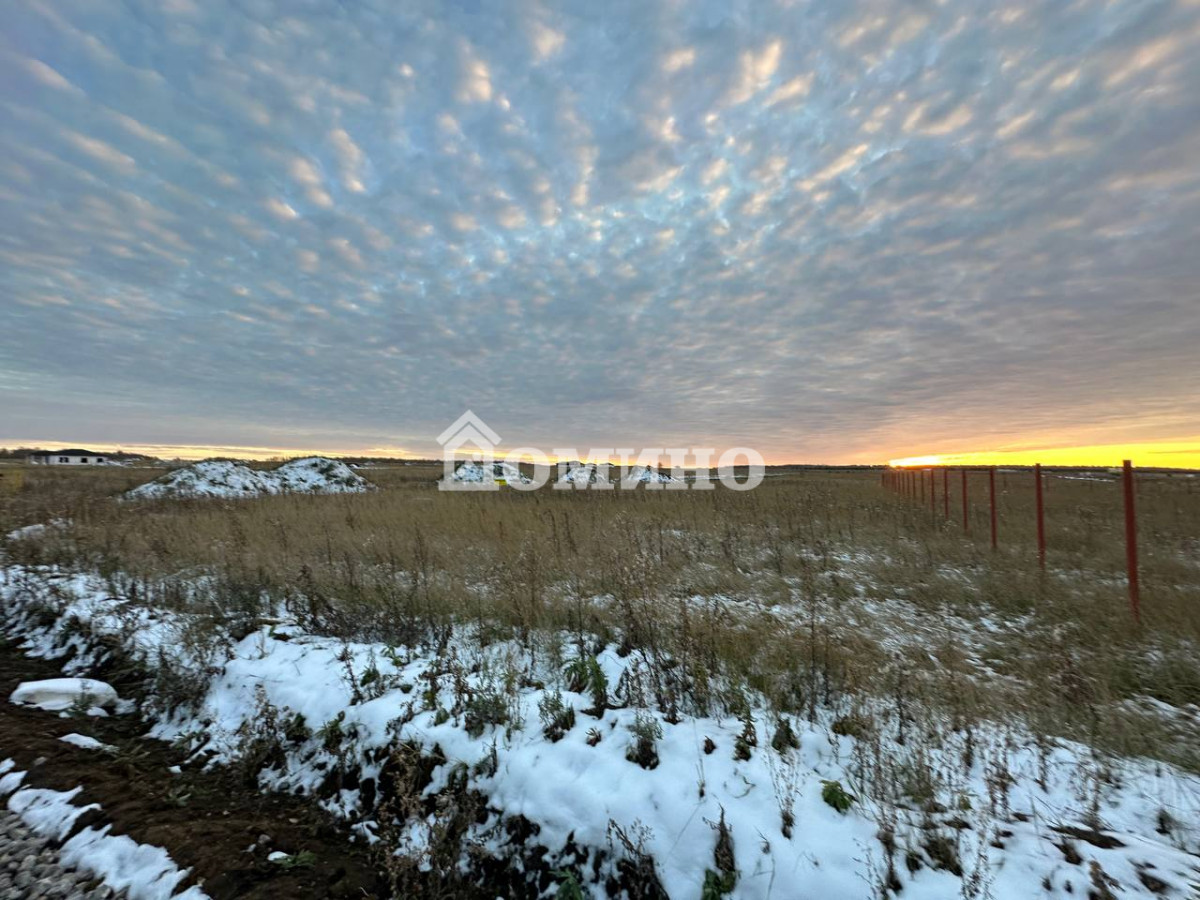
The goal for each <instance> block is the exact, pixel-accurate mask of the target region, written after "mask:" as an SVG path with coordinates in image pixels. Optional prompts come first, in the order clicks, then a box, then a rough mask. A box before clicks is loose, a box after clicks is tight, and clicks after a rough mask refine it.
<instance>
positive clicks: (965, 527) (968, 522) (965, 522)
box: [962, 469, 971, 534]
mask: <svg viewBox="0 0 1200 900" xmlns="http://www.w3.org/2000/svg"><path fill="white" fill-rule="evenodd" d="M962 497H963V531H964V532H966V533H968V534H969V533H970V532H971V520H970V518H969V516H968V515H967V470H966V469H963V470H962Z"/></svg>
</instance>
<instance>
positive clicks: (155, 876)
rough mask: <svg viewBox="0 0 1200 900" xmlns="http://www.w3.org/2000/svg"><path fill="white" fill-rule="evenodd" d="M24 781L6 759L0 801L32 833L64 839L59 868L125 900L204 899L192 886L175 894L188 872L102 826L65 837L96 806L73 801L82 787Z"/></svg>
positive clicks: (1, 770)
mask: <svg viewBox="0 0 1200 900" xmlns="http://www.w3.org/2000/svg"><path fill="white" fill-rule="evenodd" d="M24 778H25V773H24V772H18V771H14V766H13V761H12V760H11V759H6V760H4V761H2V762H0V798H2V797H7V801H8V808H9V809H10V810H11V811H12V812H14V813H16V814H17V815H18V816H20V817H21V820H22V821H23V822H24V823H25V824H26V825H28V826H29V827H30V828H32V829H33V830H34V831H36V832H37V833H38V834H40V835H42V836H44V837H47V838H51V839H53V840H55V841H62V840H64V839H66V840H65V843H63V845H62V847H61V848H59V858H60V859H61V860H62V862H63V863H64V864H65V865H68V866H72V867H74V868H76V869H79V870H80V871H83V872H87V873H88V874H90V875H92V876H94V877H96V878H99V879H101V880H102V881H103V882H104V884H106V885H107V886H108V887H109V888H111V889H112V890H113V891H122V890H123V891H126V896H127V897H128V898H129V900H207V898H208V895H207V894H205V893H204V892H203V891H202V890H200V888H198V887H190V888H187V889H186V890H182V891H181V890H179V884H180V882H181V881H183V879H184V878H186V877H187V875H188V872H187V870H186V869H180V868H179V867H178V866H177V865H175V863H174V862H173V861H172V859H171V857H170V856H169V855H168V854H167V851H165V850H163V849H162V848H161V847H154V846H152V845H150V844H139V843H137V841H135V840H133V839H132V838H130V837H128V836H126V835H113V834H109V828H108V826H104V827H103V828H92V827H88V828H82V829H80V830H79V831H78V832H76V833H75V834H74V835H72V836H71V837H69V838H68V837H67V836H68V835H70V834H71V832H72V830H73V829H74V827H75V823H76V821H77V820H78V819H79V817H80V816H82V815H83V814H84V813H85V812H88V811H89V810H96V809H100V807H99V806H98V805H96V804H95V803H90V804H87V805H81V804H78V803H76V802H75V798H76V797H77V796H78V795H79V792H80V791H81V790H82V788H78V787H77V788H75V789H74V790H72V791H52V790H49V789H47V788H30V787H21V782H22V781H23V780H24Z"/></svg>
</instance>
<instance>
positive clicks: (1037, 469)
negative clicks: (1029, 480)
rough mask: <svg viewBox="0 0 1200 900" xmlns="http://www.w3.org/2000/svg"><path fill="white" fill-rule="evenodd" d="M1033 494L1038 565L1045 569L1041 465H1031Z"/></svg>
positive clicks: (1044, 513)
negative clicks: (1035, 508)
mask: <svg viewBox="0 0 1200 900" xmlns="http://www.w3.org/2000/svg"><path fill="white" fill-rule="evenodd" d="M1033 486H1034V487H1033V493H1034V503H1035V506H1036V507H1037V545H1038V565H1039V566H1041V567H1042V568H1043V569H1044V568H1046V504H1045V503H1044V502H1043V500H1042V464H1041V463H1034V464H1033Z"/></svg>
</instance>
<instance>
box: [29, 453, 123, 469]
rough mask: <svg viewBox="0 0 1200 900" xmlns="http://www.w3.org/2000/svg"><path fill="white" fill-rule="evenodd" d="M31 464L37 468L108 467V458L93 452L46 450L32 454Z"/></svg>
mask: <svg viewBox="0 0 1200 900" xmlns="http://www.w3.org/2000/svg"><path fill="white" fill-rule="evenodd" d="M29 462H30V463H32V464H33V465H35V466H106V465H108V464H109V461H108V457H107V456H105V455H104V454H103V453H93V452H92V451H91V450H45V451H43V452H41V453H32V454H30V456H29Z"/></svg>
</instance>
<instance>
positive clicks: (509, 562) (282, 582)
mask: <svg viewBox="0 0 1200 900" xmlns="http://www.w3.org/2000/svg"><path fill="white" fill-rule="evenodd" d="M155 474H157V473H156V472H154V471H151V470H122V469H88V470H75V471H69V470H56V469H45V470H29V471H28V472H27V477H26V479H25V484H24V485H23V486H22V487H21V489H20V490H19V491H17V492H15V493H12V494H9V495H7V496H0V525H3V527H4V528H5V529H6V530H7V529H8V528H10V527H15V526H17V525H22V524H27V523H29V522H33V521H48V520H49V519H51V518H65V519H70V520H71V521H72V522H73V523H74V525H73V527H71V528H70V529H67V530H64V531H62V532H58V533H51V534H50V535H49V536H47V538H46V539H44V540H42V541H39V542H20V543H19V544H15V545H14V546H12V547H10V552H11V553H12V554H13V555H14V558H15V559H17V560H18V561H23V562H29V563H60V564H69V565H85V566H92V567H98V568H99V569H101V570H102V571H104V572H107V573H111V574H112V575H113V577H114V578H118V577H120V578H131V579H133V580H134V584H135V586H136V589H137V591H138V592H139V595H140V596H142V597H148V598H151V599H152V601H153V602H157V603H164V604H167V603H185V602H186V603H189V604H193V605H194V604H197V603H202V604H204V606H205V608H207V609H210V610H212V611H213V612H214V613H216V614H219V615H223V616H226V617H233V616H253V615H257V614H258V613H260V612H262V610H263V608H264V603H265V602H266V601H268V600H271V601H278V602H282V603H285V604H286V605H287V606H288V608H289V609H290V610H291V611H292V613H293V614H295V615H298V616H300V617H301V618H302V619H303V620H304V621H305V622H306V624H308V626H309V627H311V628H314V629H319V630H322V631H325V632H328V633H334V634H344V635H347V636H350V635H354V636H362V637H372V638H376V639H382V640H390V641H395V642H425V641H428V642H433V643H435V644H436V643H437V642H438V641H440V640H442V639H444V637H445V635H446V634H447V633H448V632H449V630H450V629H454V628H463V627H470V628H473V629H474V630H475V632H476V633H477V634H478V635H479V637H480V638H481V639H483V640H487V639H489V638H495V639H500V638H509V637H516V638H518V639H520V640H522V641H524V642H526V643H527V644H529V645H533V644H536V643H537V641H538V640H539V636H544V635H547V634H561V633H569V634H574V635H575V636H576V640H578V641H579V643H580V644H581V646H585V647H587V646H592V645H594V644H595V643H596V642H606V641H613V642H616V643H619V644H621V645H622V646H624V647H625V648H626V649H628V650H630V651H631V652H637V653H641V654H643V655H644V656H645V657H646V659H647V662H648V671H649V672H650V673H651V682H652V684H651V689H652V691H653V694H654V698H655V701H656V703H657V705H659V707H660V708H662V709H663V710H664V711H665V712H668V713H670V712H671V711H672V710H688V709H694V710H702V711H712V710H733V709H736V708H737V706H738V703H739V694H740V691H741V689H742V688H743V687H749V688H752V689H755V690H759V691H762V692H763V693H764V694H766V695H767V696H768V697H769V698H771V699H772V700H773V701H774V702H775V703H776V704H777V705H779V706H780V707H781V708H786V709H789V710H791V711H794V712H798V713H805V712H811V711H812V710H813V709H814V708H815V705H816V704H818V703H821V704H833V705H837V704H845V703H848V702H850V698H853V697H854V696H856V695H858V694H859V693H860V692H862V691H869V692H871V693H872V694H874V695H876V696H878V695H881V694H882V695H885V696H898V695H899V696H904V695H911V696H913V697H914V698H917V699H921V700H924V701H928V702H929V704H931V705H933V706H935V707H937V708H939V709H942V710H945V711H949V712H951V713H952V714H953V715H955V716H956V717H959V718H974V717H979V716H993V717H1005V716H1009V715H1015V714H1017V713H1020V714H1021V716H1022V717H1024V718H1025V719H1026V720H1027V721H1031V722H1032V723H1033V724H1034V725H1035V727H1038V728H1040V729H1043V730H1045V731H1047V732H1050V733H1066V734H1070V735H1074V736H1079V737H1083V738H1086V739H1088V740H1090V741H1092V742H1093V743H1095V744H1097V745H1099V746H1104V747H1109V748H1111V749H1114V750H1120V751H1122V752H1138V753H1149V754H1152V755H1157V756H1159V757H1162V758H1167V759H1171V760H1174V761H1177V762H1182V763H1184V764H1186V765H1189V766H1191V767H1198V766H1200V751H1198V750H1197V748H1196V747H1195V746H1193V741H1189V740H1188V739H1187V737H1186V735H1185V734H1183V729H1181V728H1180V727H1179V726H1178V723H1176V722H1173V721H1172V720H1171V718H1170V716H1164V715H1162V714H1161V713H1147V712H1144V711H1139V709H1137V708H1134V707H1133V706H1131V705H1130V704H1129V703H1126V702H1125V701H1128V700H1131V699H1133V698H1140V697H1147V696H1148V697H1153V698H1157V699H1158V700H1161V701H1165V702H1166V703H1169V704H1172V705H1173V706H1176V707H1184V706H1186V705H1187V704H1200V671H1198V666H1197V661H1198V659H1200V650H1198V649H1197V648H1198V647H1200V550H1198V546H1200V545H1198V539H1197V536H1198V535H1200V486H1198V485H1197V484H1196V482H1194V481H1192V480H1190V479H1182V478H1170V479H1165V478H1164V479H1146V480H1144V481H1143V482H1142V483H1141V484H1140V485H1139V511H1140V525H1141V534H1142V559H1143V573H1142V577H1143V621H1142V625H1141V626H1140V627H1134V626H1133V624H1132V622H1131V619H1130V616H1129V611H1128V606H1127V601H1126V593H1125V583H1124V568H1123V566H1124V555H1123V553H1124V549H1123V531H1122V519H1121V514H1120V510H1121V506H1120V502H1121V498H1120V490H1119V486H1118V485H1117V484H1116V483H1115V482H1109V483H1101V482H1090V481H1070V480H1066V479H1061V478H1056V477H1053V476H1052V477H1051V478H1050V479H1049V487H1048V492H1047V513H1048V532H1049V541H1050V547H1051V550H1050V556H1049V567H1048V571H1047V572H1046V573H1045V574H1043V573H1042V572H1041V571H1040V569H1039V568H1038V565H1037V559H1036V552H1035V549H1034V541H1033V519H1032V509H1033V492H1032V489H1031V478H1030V476H1029V475H1028V474H1027V473H1021V472H1014V473H1002V474H1001V475H1000V476H998V483H999V487H1000V489H1001V502H1000V533H1001V547H1000V550H999V551H998V552H993V551H991V549H990V547H989V546H988V540H987V520H986V511H985V509H984V508H983V506H982V502H981V501H983V500H984V498H985V495H984V490H985V482H984V479H983V476H981V475H977V476H973V477H974V478H975V479H978V482H977V483H973V485H972V491H973V493H974V496H975V499H976V501H977V503H976V505H975V507H974V509H973V518H972V522H971V526H972V527H971V532H970V534H964V533H963V530H962V526H961V523H960V522H959V521H958V520H957V519H956V518H955V517H956V516H957V515H958V511H959V509H960V508H961V507H960V506H959V499H958V494H957V492H955V493H954V495H953V497H954V502H953V503H952V505H951V509H952V520H951V521H950V522H946V521H944V520H943V519H942V517H941V515H940V511H941V508H942V505H941V501H940V498H939V501H938V504H937V508H936V512H931V511H930V509H929V507H928V505H925V506H920V505H915V504H912V503H910V502H907V501H905V500H902V499H900V498H898V497H896V496H894V495H892V494H890V493H887V492H885V491H883V490H882V489H881V488H880V487H879V483H878V478H879V476H878V473H872V472H822V471H806V472H797V473H789V474H787V475H784V476H781V477H769V478H768V479H767V480H766V482H765V483H764V484H763V485H762V486H761V487H760V488H758V489H757V490H755V491H751V492H748V493H734V492H730V491H727V490H724V489H722V488H717V489H716V490H713V491H704V492H699V491H683V492H675V491H658V490H638V491H635V492H631V491H620V490H618V491H611V492H597V491H557V490H550V489H543V490H540V491H536V492H532V493H519V492H517V491H512V490H505V491H500V492H497V493H475V492H472V493H442V492H439V491H437V490H436V486H435V482H434V479H435V478H436V477H437V475H438V474H439V471H438V469H437V468H435V467H423V466H395V467H387V468H377V469H368V470H365V471H364V474H365V475H367V476H368V477H370V478H371V479H372V480H374V481H375V482H376V483H377V484H379V485H380V487H381V488H382V490H380V491H378V492H376V493H372V494H365V495H345V496H323V497H314V496H281V497H267V498H263V499H259V500H253V501H231V502H220V501H164V502H161V503H143V504H122V503H115V502H112V501H111V500H108V499H105V496H106V495H109V494H112V493H114V492H117V491H120V490H123V489H126V488H128V487H130V486H132V485H134V484H136V483H139V482H140V481H144V480H147V479H148V478H150V477H152V476H154V475H155ZM939 490H940V480H939ZM198 574H206V575H209V576H212V577H211V578H209V579H207V580H206V581H205V582H204V584H205V587H204V589H203V595H202V596H199V595H198V594H197V590H196V588H195V587H194V585H195V584H196V583H197V581H196V579H195V577H194V576H195V575H198ZM126 587H128V585H126Z"/></svg>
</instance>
